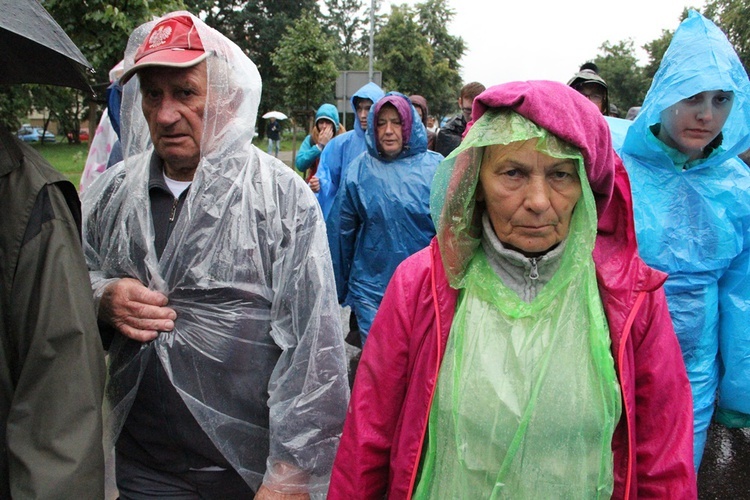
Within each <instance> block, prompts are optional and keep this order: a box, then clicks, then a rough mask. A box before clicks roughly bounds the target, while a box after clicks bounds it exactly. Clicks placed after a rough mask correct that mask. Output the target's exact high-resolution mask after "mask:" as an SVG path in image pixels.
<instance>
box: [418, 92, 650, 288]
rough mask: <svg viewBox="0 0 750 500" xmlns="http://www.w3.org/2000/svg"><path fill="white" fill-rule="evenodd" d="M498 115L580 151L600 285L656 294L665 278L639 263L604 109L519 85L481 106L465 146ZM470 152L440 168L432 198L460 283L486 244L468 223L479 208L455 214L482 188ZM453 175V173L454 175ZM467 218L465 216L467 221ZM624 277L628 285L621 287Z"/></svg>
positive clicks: (483, 97)
mask: <svg viewBox="0 0 750 500" xmlns="http://www.w3.org/2000/svg"><path fill="white" fill-rule="evenodd" d="M490 108H508V109H510V110H512V111H515V112H516V113H518V114H519V115H521V116H523V117H525V118H527V119H529V120H530V121H532V122H534V123H535V124H536V125H538V126H539V127H542V128H544V129H546V130H547V131H549V132H551V133H552V134H553V135H555V136H556V137H558V138H559V139H562V140H563V141H565V142H566V143H568V144H570V145H572V146H574V147H575V148H577V149H578V150H579V151H580V153H581V156H582V157H583V162H584V168H585V171H586V175H587V178H588V182H589V185H590V187H591V190H592V192H593V195H594V199H595V201H596V211H597V218H598V221H597V235H596V245H595V248H594V251H593V256H594V261H595V264H596V266H597V275H598V276H600V278H601V277H602V276H603V274H602V273H600V271H601V267H602V266H604V265H606V266H607V268H608V270H607V273H606V274H607V276H608V279H607V280H606V281H607V283H604V282H603V281H600V285H601V286H605V287H607V286H611V287H625V288H633V286H634V281H633V277H637V280H636V281H638V282H640V284H639V285H637V288H645V289H653V288H655V287H657V286H658V285H659V284H660V283H661V282H663V280H664V276H663V275H660V273H656V272H654V271H653V270H651V269H648V268H646V266H644V265H643V263H642V262H641V261H640V259H638V258H637V243H636V239H635V231H634V224H633V207H632V199H631V196H630V183H629V180H628V176H627V173H626V172H625V169H624V167H623V165H622V161H621V160H620V158H619V157H618V156H617V155H616V154H615V152H614V151H613V149H612V141H611V136H610V131H609V127H608V126H607V123H606V121H605V119H604V117H603V116H602V114H601V112H600V111H599V109H598V108H597V107H596V105H594V104H593V103H591V102H590V101H589V100H588V99H587V98H586V97H584V96H583V95H581V94H579V93H578V92H576V91H575V90H574V89H573V88H571V87H568V86H566V85H564V84H562V83H559V82H551V81H528V82H512V83H507V84H503V85H498V86H495V87H490V88H489V89H487V90H486V91H484V92H483V93H482V94H480V95H479V96H477V98H476V99H475V100H474V105H473V112H472V118H473V119H472V121H471V122H470V123H469V126H468V128H469V130H467V133H466V135H465V136H464V143H466V142H467V141H468V140H469V139H470V135H471V126H472V125H473V124H474V123H475V122H476V121H477V120H478V119H479V118H480V117H482V115H484V113H485V112H486V111H487V110H488V109H490ZM463 145H464V144H463V143H462V146H463ZM462 146H459V147H458V148H457V149H456V150H454V151H453V152H452V153H451V154H450V155H449V156H448V158H447V159H446V160H445V161H444V162H443V163H442V164H441V166H440V167H439V169H438V172H437V174H436V176H435V182H434V183H433V186H432V193H431V198H430V205H431V210H432V216H433V220H434V221H435V226H436V229H437V232H438V240H439V241H440V245H441V251H442V252H443V257H444V265H445V267H446V269H447V270H448V272H449V275H450V273H454V276H457V275H458V274H457V273H460V272H461V269H462V268H463V267H464V266H465V264H466V263H468V260H469V259H470V256H471V254H473V251H474V249H475V248H476V245H477V244H478V239H477V238H476V236H477V234H478V233H477V232H475V230H476V229H477V227H476V222H477V221H467V220H466V218H468V217H472V218H475V219H477V218H476V217H474V213H473V212H474V210H473V206H470V207H468V210H466V207H465V208H457V207H455V206H454V207H450V206H449V204H450V203H449V201H450V198H451V196H452V195H451V193H452V192H455V191H456V190H464V189H466V187H465V186H466V184H467V183H468V185H472V184H473V185H476V184H477V182H478V179H477V176H478V172H474V173H472V174H467V169H468V168H469V163H470V162H471V160H470V159H469V156H471V155H470V154H469V155H467V156H466V157H465V160H462V158H459V155H461V154H462V153H464V152H466V151H467V149H470V148H468V147H466V146H464V147H462ZM446 168H448V169H452V171H451V172H449V173H446V172H444V169H446ZM441 171H443V172H441ZM446 174H447V175H446ZM446 179H447V181H446ZM456 210H458V212H455V211H456ZM461 211H463V213H459V212H461ZM461 224H465V226H466V227H468V228H470V229H468V230H461V229H460V230H458V232H457V231H456V230H455V228H456V227H457V226H459V225H461ZM471 233H474V234H471ZM639 269H640V271H639ZM641 271H643V272H641ZM609 277H613V278H614V279H609ZM618 277H620V278H622V280H623V281H621V282H618ZM451 284H452V285H454V284H455V281H452V283H451Z"/></svg>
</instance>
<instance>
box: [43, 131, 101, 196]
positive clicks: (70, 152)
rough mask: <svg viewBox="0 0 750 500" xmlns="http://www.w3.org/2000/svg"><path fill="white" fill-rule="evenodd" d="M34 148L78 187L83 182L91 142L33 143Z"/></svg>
mask: <svg viewBox="0 0 750 500" xmlns="http://www.w3.org/2000/svg"><path fill="white" fill-rule="evenodd" d="M33 146H34V148H36V150H37V151H39V153H40V154H41V155H42V156H43V157H44V158H45V159H46V160H47V161H48V162H49V163H50V165H52V166H53V167H55V168H56V169H57V170H58V171H59V172H60V173H62V174H63V175H64V176H65V177H67V178H68V180H69V181H70V182H72V183H73V185H74V186H75V187H76V189H78V185H79V184H80V182H81V174H82V173H83V167H84V165H86V156H88V153H89V144H88V143H87V142H83V143H81V144H68V142H67V141H65V142H58V143H55V144H49V143H46V144H43V145H40V144H33Z"/></svg>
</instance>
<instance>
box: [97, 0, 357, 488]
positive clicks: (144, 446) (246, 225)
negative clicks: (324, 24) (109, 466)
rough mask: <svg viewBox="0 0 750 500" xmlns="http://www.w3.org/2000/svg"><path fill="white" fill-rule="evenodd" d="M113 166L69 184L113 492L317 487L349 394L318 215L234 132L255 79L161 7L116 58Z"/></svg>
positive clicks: (301, 192) (269, 160) (200, 26)
mask: <svg viewBox="0 0 750 500" xmlns="http://www.w3.org/2000/svg"><path fill="white" fill-rule="evenodd" d="M122 79H123V81H124V82H126V83H125V85H124V96H123V121H122V133H123V136H122V137H123V158H124V159H123V162H122V163H120V164H119V165H118V166H115V167H113V168H112V169H109V170H108V171H107V172H106V173H104V174H103V175H102V176H101V177H100V179H99V180H97V182H96V183H94V184H93V185H92V186H91V187H90V188H89V189H88V190H87V191H86V193H85V196H84V249H85V252H86V258H87V262H88V265H89V270H90V276H91V282H92V287H93V290H94V297H95V299H96V300H97V303H98V309H97V311H98V317H99V323H100V329H101V333H102V338H103V340H104V341H105V345H107V346H108V349H109V356H110V366H109V382H108V387H107V397H108V403H109V405H110V407H111V411H110V412H109V429H110V430H111V432H112V436H111V441H112V443H113V444H114V445H115V455H116V476H117V487H118V490H119V493H120V497H121V498H150V497H158V498H162V497H170V498H252V496H253V494H255V495H256V496H255V498H295V499H297V498H299V499H302V498H308V497H312V498H316V497H317V498H322V497H323V496H325V492H326V490H327V485H328V476H329V474H330V468H331V464H332V462H333V457H334V453H335V450H336V447H337V444H338V439H339V434H340V431H341V426H342V422H343V418H344V413H345V410H346V405H347V400H348V396H349V392H348V385H347V376H346V361H345V360H346V358H345V352H344V346H343V335H342V332H341V327H340V320H339V312H338V307H337V302H336V292H335V288H334V287H335V285H334V280H333V272H332V268H331V262H330V257H329V253H328V246H327V241H326V233H325V225H324V223H323V220H322V216H321V213H320V209H319V208H318V207H317V202H316V200H315V197H314V196H313V194H312V192H310V190H309V189H308V188H307V186H306V185H305V184H304V182H303V181H302V179H300V178H299V177H298V176H296V175H295V174H294V172H293V171H292V170H290V169H289V168H288V167H286V166H285V165H284V164H283V163H281V162H280V161H279V160H277V159H275V158H273V157H271V156H269V155H267V154H266V153H264V152H262V151H260V150H259V149H257V148H256V147H254V146H253V145H252V142H251V141H252V138H253V129H254V126H255V121H256V117H257V109H258V103H259V100H260V92H261V81H260V76H259V74H258V71H257V69H256V67H255V65H254V64H253V63H252V61H250V59H248V58H247V56H245V55H244V54H243V53H242V51H241V50H240V49H239V48H238V47H237V46H236V45H235V44H234V43H232V42H231V41H229V40H228V39H227V38H226V37H224V36H223V35H221V34H219V33H218V32H216V31H215V30H213V29H211V28H209V27H208V26H206V25H205V24H204V23H203V22H201V21H200V20H199V19H197V18H196V17H194V16H192V15H190V14H188V13H186V12H177V13H173V14H169V15H167V16H165V17H163V18H162V19H160V20H158V21H156V22H155V23H154V22H152V23H148V24H147V25H144V26H142V27H140V28H138V29H137V30H136V31H135V32H134V33H133V35H132V36H131V40H130V42H129V45H128V50H127V52H126V57H125V73H124V74H123V77H122Z"/></svg>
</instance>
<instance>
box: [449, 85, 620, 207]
mask: <svg viewBox="0 0 750 500" xmlns="http://www.w3.org/2000/svg"><path fill="white" fill-rule="evenodd" d="M488 108H510V109H512V110H513V111H515V112H517V113H518V114H520V115H522V116H524V117H526V118H528V119H529V120H531V121H532V122H534V123H536V124H537V125H539V126H540V127H542V128H544V129H547V130H549V131H550V132H552V134H554V135H555V136H557V137H559V138H560V139H562V140H564V141H565V142H567V143H569V144H570V145H572V146H575V147H576V148H578V149H580V150H581V154H582V155H583V160H584V163H585V167H586V173H587V174H588V179H589V183H590V184H591V189H592V190H593V192H594V196H595V197H596V205H597V209H598V211H599V215H600V216H601V214H602V212H603V211H604V210H605V209H606V207H607V205H608V204H609V201H610V198H611V197H612V189H613V186H614V182H615V152H614V151H613V149H612V138H611V135H610V133H609V127H608V126H607V122H606V121H605V120H604V118H603V117H602V114H601V112H600V111H599V109H598V108H597V107H596V105H594V104H593V103H591V102H590V101H589V100H588V99H586V98H585V97H584V96H582V95H581V94H579V93H578V92H576V91H574V90H573V89H572V88H570V87H568V86H566V85H563V84H561V83H558V82H548V81H529V82H513V83H508V84H505V85H498V86H495V87H490V88H489V89H487V90H485V91H484V92H482V93H481V94H479V96H477V98H476V99H474V107H473V111H472V121H471V123H469V125H468V127H467V134H468V130H469V129H470V128H471V125H472V124H473V123H474V122H475V121H477V120H478V119H479V117H481V116H482V115H483V114H484V112H485V111H487V109H488ZM451 156H452V155H451Z"/></svg>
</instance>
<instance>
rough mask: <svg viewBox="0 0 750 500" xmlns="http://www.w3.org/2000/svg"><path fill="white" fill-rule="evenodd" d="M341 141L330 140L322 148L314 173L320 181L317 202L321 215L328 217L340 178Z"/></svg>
mask: <svg viewBox="0 0 750 500" xmlns="http://www.w3.org/2000/svg"><path fill="white" fill-rule="evenodd" d="M340 144H341V142H340V141H337V140H335V138H334V140H332V141H331V142H329V143H328V145H327V146H326V147H325V149H323V152H322V153H321V154H320V163H319V164H318V173H317V174H316V175H317V177H318V180H319V182H320V191H319V192H318V202H319V203H320V208H321V209H322V210H323V217H325V218H326V219H328V214H329V213H330V212H331V209H332V207H333V203H334V201H335V199H336V193H337V192H338V190H339V182H340V180H341V154H342V151H341V150H342V147H341V145H340Z"/></svg>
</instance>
